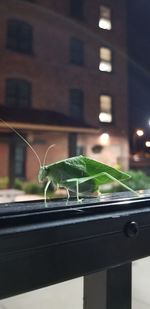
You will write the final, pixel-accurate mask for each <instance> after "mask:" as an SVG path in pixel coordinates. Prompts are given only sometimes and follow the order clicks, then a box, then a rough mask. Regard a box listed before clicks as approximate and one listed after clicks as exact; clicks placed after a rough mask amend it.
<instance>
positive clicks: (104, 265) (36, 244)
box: [0, 193, 150, 309]
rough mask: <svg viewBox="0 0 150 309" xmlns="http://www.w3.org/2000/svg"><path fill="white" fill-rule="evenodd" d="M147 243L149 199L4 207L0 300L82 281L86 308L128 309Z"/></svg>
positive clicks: (147, 251) (0, 221)
mask: <svg viewBox="0 0 150 309" xmlns="http://www.w3.org/2000/svg"><path fill="white" fill-rule="evenodd" d="M149 239H150V197H149V196H147V195H146V194H145V195H143V196H142V197H141V198H134V197H131V194H127V193H124V194H123V193H122V194H114V195H112V196H109V195H108V196H105V197H104V198H101V201H99V199H85V200H84V201H83V203H82V204H77V203H76V202H74V201H71V202H69V203H68V205H66V202H65V201H63V200H58V201H51V202H50V203H48V208H44V204H43V201H42V202H41V201H38V202H18V203H10V204H1V206H0V252H1V253H0V274H1V275H0V298H1V299H2V298H6V297H9V296H13V295H17V294H19V293H23V292H27V291H31V290H34V289H38V288H41V287H44V286H48V285H52V284H54V283H58V282H62V281H65V280H68V279H73V278H76V277H79V276H84V308H86V309H98V308H101V309H114V308H115V309H130V308H131V263H132V261H134V260H136V259H140V258H143V257H146V256H149V255H150V246H149ZM118 291H119V292H118Z"/></svg>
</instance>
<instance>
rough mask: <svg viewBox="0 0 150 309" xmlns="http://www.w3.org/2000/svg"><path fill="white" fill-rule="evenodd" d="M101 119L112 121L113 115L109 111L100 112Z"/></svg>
mask: <svg viewBox="0 0 150 309" xmlns="http://www.w3.org/2000/svg"><path fill="white" fill-rule="evenodd" d="M99 120H100V121H101V122H112V115H111V114H109V113H100V114H99Z"/></svg>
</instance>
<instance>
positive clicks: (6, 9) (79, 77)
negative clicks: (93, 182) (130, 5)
mask: <svg viewBox="0 0 150 309" xmlns="http://www.w3.org/2000/svg"><path fill="white" fill-rule="evenodd" d="M36 2H37V3H36V4H33V3H30V2H29V1H19V0H1V1H0V68H1V70H0V104H5V80H6V79H7V78H10V77H12V78H22V79H26V80H28V81H30V82H31V83H32V107H33V108H38V109H48V110H55V111H57V112H63V113H64V114H66V115H69V90H70V89H71V88H79V89H82V91H83V92H84V104H85V105H84V119H85V121H86V122H87V123H88V124H90V125H92V126H96V125H98V126H99V134H97V135H88V134H87V135H84V138H83V137H81V135H79V136H78V143H81V144H82V145H83V146H84V149H85V154H87V155H89V156H92V157H93V158H95V159H97V160H100V161H103V162H105V163H108V164H112V165H113V166H115V165H117V164H118V162H121V166H122V167H123V168H124V169H126V168H127V166H128V140H127V122H128V121H127V119H128V115H127V56H126V1H125V0H122V1H120V0H113V1H110V0H105V1H104V0H103V1H101V0H95V1H94V3H93V1H90V0H87V1H85V10H84V16H85V18H84V20H83V21H81V22H79V21H77V20H75V19H72V18H70V16H69V0H64V1H54V0H37V1H36ZM101 4H106V5H110V7H111V9H112V30H111V31H105V30H103V29H100V28H99V27H98V20H99V7H100V5H101ZM10 18H17V19H20V20H22V21H26V22H29V23H30V24H31V25H32V27H33V54H31V55H25V54H21V53H18V52H13V51H11V50H8V49H6V33H7V21H8V20H9V19H10ZM72 37H76V38H78V39H81V40H82V41H83V43H84V49H85V61H84V65H83V66H77V65H73V64H71V63H70V60H69V46H70V39H71V38H72ZM107 44H108V45H109V46H110V47H111V49H112V52H113V71H112V72H111V73H106V72H100V71H99V48H100V47H102V46H107ZM100 94H108V95H111V96H112V98H113V110H114V122H113V123H112V124H109V125H106V124H105V125H104V124H102V123H99V120H98V116H99V95H100ZM104 132H106V133H108V134H109V135H110V139H109V143H108V145H106V146H105V147H103V150H102V151H101V153H100V154H98V155H94V154H93V152H92V151H91V149H92V147H93V146H94V145H96V144H100V141H99V136H100V135H101V134H102V133H104ZM31 133H34V132H31ZM39 136H40V137H41V138H42V139H43V140H44V144H40V143H39V145H37V144H36V145H34V146H35V149H36V150H37V151H38V154H39V155H40V156H43V154H44V152H45V149H46V147H47V145H49V144H51V142H52V143H55V144H56V145H57V146H56V150H57V151H53V150H52V151H51V156H50V161H51V162H53V161H54V160H59V159H63V158H66V157H67V155H68V134H66V133H63V132H62V133H55V132H53V133H45V134H44V135H43V136H42V135H41V134H39ZM58 145H59V146H58ZM1 146H2V145H1ZM110 154H111V156H110ZM33 163H34V164H36V168H34V164H33ZM37 170H38V164H37V163H35V160H33V157H32V156H31V154H30V155H29V152H27V165H26V175H27V179H34V178H36V176H37V175H36V174H37Z"/></svg>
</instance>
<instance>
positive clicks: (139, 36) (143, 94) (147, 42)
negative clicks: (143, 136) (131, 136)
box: [128, 0, 150, 135]
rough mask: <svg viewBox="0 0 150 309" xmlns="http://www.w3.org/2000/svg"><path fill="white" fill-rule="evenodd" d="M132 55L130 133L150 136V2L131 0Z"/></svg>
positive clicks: (129, 49) (130, 68) (130, 64)
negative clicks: (135, 131)
mask: <svg viewBox="0 0 150 309" xmlns="http://www.w3.org/2000/svg"><path fill="white" fill-rule="evenodd" d="M128 53H129V114H130V129H132V130H133V128H139V127H142V128H144V129H145V130H148V131H149V132H150V127H148V119H149V118H150V0H128ZM147 134H148V132H147ZM149 135H150V133H149Z"/></svg>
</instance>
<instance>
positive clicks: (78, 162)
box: [47, 156, 130, 192]
mask: <svg viewBox="0 0 150 309" xmlns="http://www.w3.org/2000/svg"><path fill="white" fill-rule="evenodd" d="M47 169H48V170H49V172H50V174H51V176H52V178H53V182H54V183H57V184H59V185H62V186H66V187H68V189H70V190H72V191H76V187H75V183H73V182H67V181H68V180H69V179H72V178H78V179H81V178H84V177H89V176H93V175H96V174H100V173H103V172H105V173H106V174H109V175H111V176H112V177H114V178H116V179H117V180H119V181H123V180H127V179H129V178H130V176H129V175H128V174H126V173H124V172H121V171H118V170H116V169H115V168H113V167H111V166H108V165H106V164H103V163H100V162H97V161H95V160H92V159H90V158H88V157H85V156H76V157H72V158H68V159H66V160H63V161H58V162H56V163H54V164H51V165H49V166H47ZM106 174H102V175H101V176H100V177H95V178H93V179H91V180H89V181H88V182H85V183H82V184H81V185H80V192H89V191H90V192H94V191H95V190H97V188H98V187H99V186H100V185H102V184H106V183H109V182H112V181H113V180H112V179H110V178H109V177H108V176H107V175H106Z"/></svg>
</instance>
